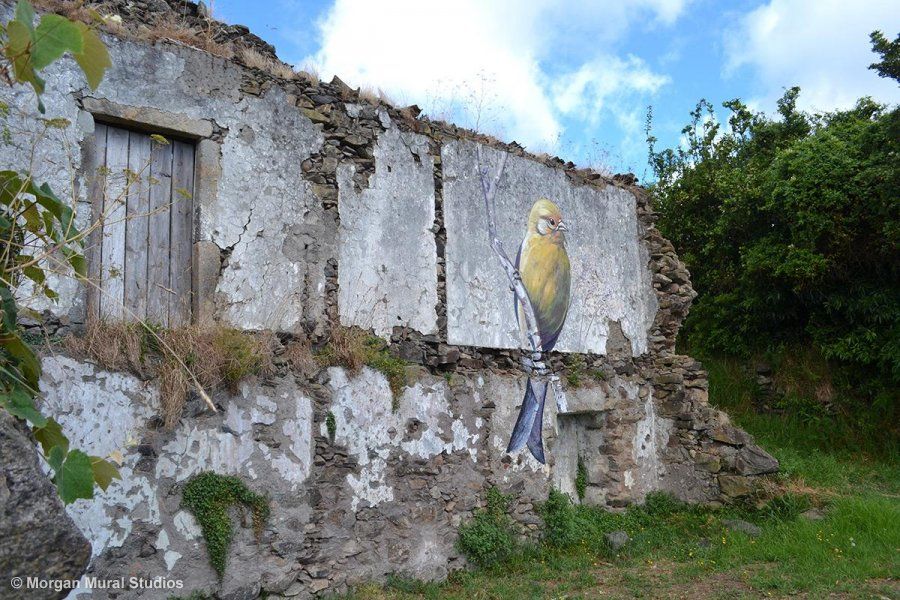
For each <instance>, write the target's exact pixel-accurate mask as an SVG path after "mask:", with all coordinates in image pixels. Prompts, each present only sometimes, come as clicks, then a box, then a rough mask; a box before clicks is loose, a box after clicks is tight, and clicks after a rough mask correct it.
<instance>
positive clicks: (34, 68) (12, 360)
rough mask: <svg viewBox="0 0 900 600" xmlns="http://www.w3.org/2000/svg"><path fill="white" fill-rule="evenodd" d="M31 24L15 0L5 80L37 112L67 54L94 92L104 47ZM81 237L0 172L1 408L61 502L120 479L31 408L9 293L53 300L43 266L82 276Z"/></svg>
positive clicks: (29, 182)
mask: <svg viewBox="0 0 900 600" xmlns="http://www.w3.org/2000/svg"><path fill="white" fill-rule="evenodd" d="M34 21H35V14H34V9H33V8H32V6H31V4H29V3H28V2H27V1H26V0H20V1H19V3H18V4H17V5H16V11H15V16H14V18H13V19H12V20H11V21H9V22H8V23H6V24H5V25H4V26H3V28H2V32H3V46H2V58H0V60H2V65H0V68H2V71H3V74H4V75H5V78H6V80H7V81H9V82H11V83H13V82H15V83H28V84H30V85H31V86H32V88H33V89H34V91H35V93H36V95H37V98H38V108H39V110H40V111H41V112H42V113H43V112H44V107H43V104H42V103H41V94H42V93H43V92H44V81H43V79H41V77H40V76H39V75H38V73H39V72H40V71H41V70H42V69H44V68H45V67H47V66H48V65H50V64H51V63H53V62H54V61H56V60H58V59H59V58H60V57H62V55H63V54H65V53H66V52H69V53H70V54H71V55H72V57H73V58H74V59H75V61H76V62H77V63H78V65H79V66H80V67H81V69H82V71H84V74H85V77H86V78H87V81H88V84H89V85H90V86H91V87H92V88H96V87H97V86H98V85H99V84H100V80H101V79H102V78H103V73H104V72H105V70H106V68H107V67H108V66H109V65H110V62H109V55H108V53H107V51H106V47H105V46H104V45H103V43H102V42H101V41H100V38H99V37H98V36H97V34H96V32H95V31H94V30H93V29H91V28H89V27H88V26H87V25H85V24H84V23H75V22H72V21H70V20H68V19H66V18H65V17H61V16H59V15H52V14H46V15H43V16H42V17H41V19H40V21H39V22H38V24H37V26H35V25H34ZM0 109H2V110H0V112H2V114H3V116H4V117H5V116H7V115H8V113H9V107H7V106H0ZM67 125H68V123H67V122H66V121H65V120H62V119H46V120H44V126H45V128H55V127H65V126H67ZM6 133H7V134H8V130H7V132H6ZM8 135H11V134H8ZM8 141H11V140H7V142H8ZM83 236H84V234H83V233H82V232H79V231H78V229H77V227H76V226H75V213H74V211H73V209H72V208H71V207H70V206H68V205H67V204H66V203H64V202H63V201H62V200H60V198H58V197H57V196H56V194H54V192H53V190H52V189H51V188H50V186H49V185H47V184H46V183H42V184H38V183H37V182H35V181H34V180H33V179H32V177H31V174H30V173H27V172H22V173H19V172H16V171H11V170H4V171H0V239H2V240H3V246H2V250H0V408H3V409H5V410H6V411H8V412H9V413H10V414H12V415H14V416H16V417H18V418H20V419H24V420H26V421H28V422H29V423H30V424H31V426H32V431H33V433H34V436H35V438H36V439H37V440H38V441H39V442H40V444H41V447H42V449H43V452H44V459H45V460H46V461H47V464H48V465H49V466H50V468H51V469H52V470H53V482H54V483H55V484H56V487H57V490H58V491H59V495H60V497H61V498H62V500H63V502H65V503H67V504H68V503H71V502H74V501H75V500H77V499H78V498H92V497H93V495H94V486H95V485H97V486H99V487H100V488H101V489H103V490H105V489H106V487H107V486H108V485H109V483H110V481H111V480H112V479H114V478H119V473H118V471H117V470H116V468H115V466H114V465H113V464H112V463H111V462H109V461H107V460H105V459H103V458H100V457H96V456H89V455H87V454H85V453H84V452H82V451H81V450H77V449H72V448H69V440H68V439H67V438H66V436H65V435H64V434H63V432H62V428H61V427H60V425H59V423H58V422H56V421H55V420H54V419H52V418H48V417H45V416H44V415H42V414H41V413H40V412H39V411H38V410H37V409H36V408H35V405H34V398H35V396H36V395H37V394H38V392H39V387H38V381H39V379H40V376H41V363H40V359H39V358H38V356H37V354H36V353H35V352H34V350H33V349H32V348H31V347H30V346H29V345H28V344H27V343H26V342H25V341H24V338H23V332H22V330H21V328H20V327H19V324H18V316H19V312H20V310H21V309H20V307H19V306H18V305H17V303H16V299H15V294H14V290H16V289H18V287H19V286H20V285H21V284H22V283H23V282H25V281H26V280H28V281H30V283H32V284H33V286H34V287H35V289H36V290H39V291H40V292H42V293H43V294H44V295H45V296H47V297H48V298H50V299H51V300H55V299H56V298H57V294H56V292H55V291H54V290H53V289H52V288H51V287H50V285H49V282H48V278H47V270H48V268H47V266H46V263H45V261H47V260H49V259H50V257H51V256H52V257H54V260H58V259H56V257H58V256H60V257H61V261H60V262H62V263H63V264H64V265H66V266H68V267H70V268H71V269H72V271H73V272H74V276H75V277H84V275H85V271H86V265H85V260H84V255H83V254H82V251H81V250H82V243H83Z"/></svg>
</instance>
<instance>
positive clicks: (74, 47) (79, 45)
mask: <svg viewBox="0 0 900 600" xmlns="http://www.w3.org/2000/svg"><path fill="white" fill-rule="evenodd" d="M66 51H69V52H71V53H72V54H79V53H81V52H83V51H84V37H83V36H82V35H81V30H80V29H79V28H78V25H76V24H75V23H73V22H72V21H70V20H69V19H67V18H65V17H63V16H60V15H54V14H46V15H44V16H43V17H41V22H40V23H38V26H37V29H35V30H34V43H33V45H32V49H31V62H32V66H33V67H34V69H36V70H38V71H40V70H41V69H43V68H44V67H46V66H47V65H49V64H50V63H52V62H53V61H55V60H56V59H58V58H59V57H60V56H62V55H63V53H65V52H66Z"/></svg>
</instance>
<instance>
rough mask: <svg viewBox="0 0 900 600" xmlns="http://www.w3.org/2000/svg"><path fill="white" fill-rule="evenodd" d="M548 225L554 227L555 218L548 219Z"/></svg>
mask: <svg viewBox="0 0 900 600" xmlns="http://www.w3.org/2000/svg"><path fill="white" fill-rule="evenodd" d="M550 227H556V219H550Z"/></svg>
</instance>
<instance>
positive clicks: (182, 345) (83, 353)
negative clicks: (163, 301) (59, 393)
mask: <svg viewBox="0 0 900 600" xmlns="http://www.w3.org/2000/svg"><path fill="white" fill-rule="evenodd" d="M276 341H277V340H276V338H275V336H274V335H272V334H271V333H266V332H262V333H251V332H243V331H238V330H235V329H230V328H227V327H222V326H211V327H201V326H196V325H192V326H186V327H177V328H173V329H162V328H159V327H153V326H149V325H148V326H146V327H145V326H144V325H142V324H140V323H136V322H98V323H93V324H91V325H89V326H88V327H87V328H86V330H85V332H84V333H83V334H79V335H70V336H68V337H67V338H65V339H64V340H63V346H64V347H65V349H66V350H67V352H68V353H69V354H70V355H71V356H73V357H75V358H82V359H88V360H91V361H93V362H94V363H96V364H97V365H98V366H100V367H101V368H104V369H108V370H112V371H129V372H132V373H135V374H136V375H138V376H139V377H142V378H151V377H152V378H154V379H156V380H158V381H159V386H160V403H161V405H162V413H163V418H164V420H165V423H166V425H167V426H168V427H172V426H174V425H175V424H176V423H178V419H179V418H180V417H181V414H182V411H183V409H184V405H185V402H186V400H187V396H188V393H189V392H190V390H191V389H192V388H193V387H195V386H194V383H193V380H192V377H191V374H192V375H193V378H195V379H196V381H197V382H198V383H199V384H200V385H201V386H202V387H203V388H204V390H206V391H208V392H215V391H218V390H222V389H227V390H229V391H231V392H235V391H236V390H237V387H238V384H239V383H240V382H241V381H243V380H245V379H247V378H248V377H251V376H255V375H260V376H265V375H268V374H270V373H271V372H272V371H273V370H274V365H273V362H272V359H273V350H274V345H275V343H276ZM297 352H299V350H298V351H297ZM289 358H290V357H289ZM298 360H299V359H298ZM187 369H189V370H190V374H189V373H188V371H187Z"/></svg>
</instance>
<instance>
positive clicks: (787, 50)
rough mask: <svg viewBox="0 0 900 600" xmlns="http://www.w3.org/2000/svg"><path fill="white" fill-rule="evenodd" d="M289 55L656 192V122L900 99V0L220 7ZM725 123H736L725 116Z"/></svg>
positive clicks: (665, 125) (425, 1) (669, 130)
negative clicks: (886, 41) (698, 107)
mask: <svg viewBox="0 0 900 600" xmlns="http://www.w3.org/2000/svg"><path fill="white" fill-rule="evenodd" d="M211 8H212V11H213V15H214V16H215V17H216V18H219V19H221V20H224V21H227V22H229V23H241V24H244V25H247V26H249V27H250V29H251V30H252V31H253V32H254V33H256V34H257V35H258V36H260V37H261V38H263V39H265V40H266V41H268V42H269V43H271V44H272V45H274V46H275V48H276V50H277V52H278V55H279V57H280V58H281V59H282V60H284V61H286V62H288V63H290V64H292V65H295V66H296V67H298V68H302V69H304V70H307V71H311V72H315V73H316V74H317V75H318V76H319V77H320V78H321V79H323V80H330V79H331V78H332V76H334V75H338V76H339V77H340V78H341V79H342V80H343V81H345V82H346V83H348V84H350V85H351V86H352V87H362V88H364V89H368V90H370V91H374V92H376V93H378V92H380V93H383V94H385V95H386V96H387V97H388V98H390V99H391V101H392V102H393V103H394V104H395V105H397V106H405V105H409V104H417V105H418V106H419V107H421V108H422V109H423V111H424V112H425V114H426V115H428V116H430V117H433V118H437V119H446V120H449V121H452V122H455V123H457V124H458V125H462V126H466V127H474V128H476V129H478V130H479V131H483V132H485V133H490V134H493V135H496V136H497V137H499V138H501V139H503V140H505V141H513V140H515V141H517V142H519V143H520V144H522V145H524V146H525V147H526V148H527V149H528V150H530V151H532V152H538V153H539V152H549V153H550V154H554V155H558V156H560V157H562V158H563V159H565V160H571V161H573V162H575V163H577V164H579V165H580V166H590V167H593V168H597V169H600V170H603V171H607V172H632V173H634V174H636V175H637V176H638V177H639V179H641V180H642V181H645V180H647V179H651V178H652V173H650V172H649V168H648V166H647V145H646V142H645V139H646V135H645V122H646V115H647V107H648V106H650V105H652V107H653V134H654V135H655V136H656V137H657V138H659V140H660V142H659V144H660V146H662V147H672V146H675V145H677V144H679V143H680V140H681V133H680V132H681V129H682V128H683V127H684V125H685V124H686V123H687V122H688V120H689V114H688V113H689V111H690V110H691V109H692V108H693V107H694V105H695V104H696V103H697V101H698V100H700V99H701V98H706V99H707V100H709V101H711V102H713V103H714V104H715V105H716V106H721V104H722V102H724V101H727V100H730V99H733V98H741V99H742V100H744V102H746V103H747V104H749V105H750V106H751V107H752V108H753V109H755V110H759V111H763V112H767V113H772V112H774V108H775V101H776V100H777V99H778V98H779V97H780V96H781V95H782V94H783V93H784V90H785V89H786V88H789V87H791V86H794V85H798V86H800V88H801V95H800V100H799V104H800V106H801V108H804V109H807V110H811V111H830V110H835V109H841V108H848V107H851V106H852V105H853V104H854V102H855V101H856V99H857V98H859V97H861V96H871V97H873V98H874V99H875V100H877V101H879V102H882V103H886V104H897V103H900V86H898V85H897V84H896V83H895V82H894V81H892V80H889V79H883V78H879V77H878V76H877V75H876V74H875V73H874V72H873V71H871V70H869V69H867V67H868V66H869V64H871V63H872V62H875V61H876V60H877V56H876V55H875V54H873V53H872V51H871V45H870V42H869V33H870V32H871V31H873V30H875V29H878V30H881V31H883V32H884V33H885V34H886V35H887V36H888V37H889V38H893V37H894V36H896V35H897V33H898V31H900V0H840V1H839V0H732V1H727V2H726V1H716V0H568V1H564V0H452V1H447V0H418V1H416V0H212V3H211ZM720 110H721V113H720V115H719V118H720V119H721V120H723V121H724V120H725V118H726V117H727V112H726V111H725V109H720Z"/></svg>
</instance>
